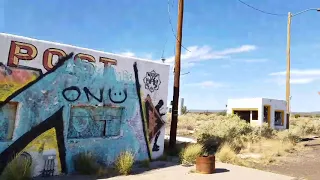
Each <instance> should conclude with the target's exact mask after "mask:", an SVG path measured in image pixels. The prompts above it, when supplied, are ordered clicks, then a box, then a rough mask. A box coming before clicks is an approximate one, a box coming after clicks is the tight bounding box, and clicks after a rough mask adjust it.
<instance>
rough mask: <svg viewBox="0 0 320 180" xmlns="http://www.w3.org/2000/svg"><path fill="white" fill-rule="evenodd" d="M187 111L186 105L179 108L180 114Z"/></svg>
mask: <svg viewBox="0 0 320 180" xmlns="http://www.w3.org/2000/svg"><path fill="white" fill-rule="evenodd" d="M187 111H188V109H187V106H183V107H182V108H181V114H186V113H187Z"/></svg>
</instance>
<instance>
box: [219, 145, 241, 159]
mask: <svg viewBox="0 0 320 180" xmlns="http://www.w3.org/2000/svg"><path fill="white" fill-rule="evenodd" d="M215 156H216V157H217V158H218V160H220V161H221V162H223V163H234V162H235V160H236V158H237V154H236V152H235V150H234V149H233V148H232V147H231V146H230V145H229V144H228V143H226V144H223V145H222V146H221V147H220V148H219V149H218V151H217V153H216V154H215Z"/></svg>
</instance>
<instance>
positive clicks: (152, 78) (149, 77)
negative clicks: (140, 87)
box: [143, 70, 161, 92]
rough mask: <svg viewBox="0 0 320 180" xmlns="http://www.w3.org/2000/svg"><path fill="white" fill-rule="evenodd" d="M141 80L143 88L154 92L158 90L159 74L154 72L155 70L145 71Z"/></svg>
mask: <svg viewBox="0 0 320 180" xmlns="http://www.w3.org/2000/svg"><path fill="white" fill-rule="evenodd" d="M143 82H144V85H145V88H146V89H148V90H149V91H150V92H154V91H157V90H159V86H160V84H161V80H160V74H158V73H156V71H154V70H152V71H151V72H147V73H146V76H145V77H144V78H143Z"/></svg>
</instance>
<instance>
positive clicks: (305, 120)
mask: <svg viewBox="0 0 320 180" xmlns="http://www.w3.org/2000/svg"><path fill="white" fill-rule="evenodd" d="M290 121H291V122H290V130H292V131H293V132H295V134H297V135H300V136H306V135H319V134H320V120H319V119H318V118H311V117H301V118H299V119H292V120H290Z"/></svg>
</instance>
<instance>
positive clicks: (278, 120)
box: [274, 111, 284, 126]
mask: <svg viewBox="0 0 320 180" xmlns="http://www.w3.org/2000/svg"><path fill="white" fill-rule="evenodd" d="M282 113H283V112H279V111H275V112H274V125H276V126H282V125H283V123H282V122H283V119H282V118H283V117H284V116H283V115H282Z"/></svg>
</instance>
